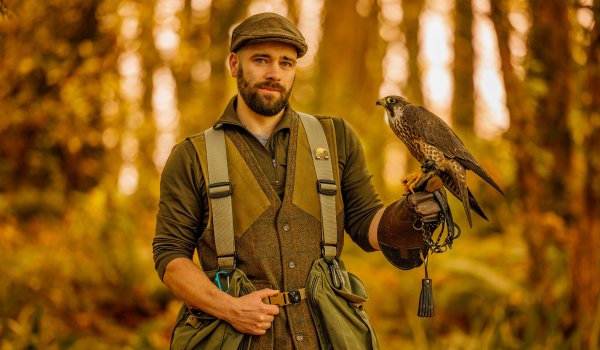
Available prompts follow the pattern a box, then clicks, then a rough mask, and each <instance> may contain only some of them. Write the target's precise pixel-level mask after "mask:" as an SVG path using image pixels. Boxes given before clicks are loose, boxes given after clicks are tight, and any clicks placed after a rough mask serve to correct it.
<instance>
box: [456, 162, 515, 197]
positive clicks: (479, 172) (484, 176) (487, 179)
mask: <svg viewBox="0 0 600 350" xmlns="http://www.w3.org/2000/svg"><path fill="white" fill-rule="evenodd" d="M461 163H462V164H464V165H465V167H466V168H467V169H469V170H471V171H472V172H474V173H475V174H477V175H479V177H481V178H482V179H483V180H484V181H485V182H487V183H488V184H490V185H491V186H492V187H494V188H495V189H496V190H497V191H498V192H500V193H501V194H502V195H504V192H503V191H502V189H500V186H498V184H497V183H496V181H494V179H492V177H491V176H490V175H488V173H487V172H486V171H485V170H484V169H483V168H482V167H481V165H479V164H478V163H477V162H473V161H471V160H468V159H461Z"/></svg>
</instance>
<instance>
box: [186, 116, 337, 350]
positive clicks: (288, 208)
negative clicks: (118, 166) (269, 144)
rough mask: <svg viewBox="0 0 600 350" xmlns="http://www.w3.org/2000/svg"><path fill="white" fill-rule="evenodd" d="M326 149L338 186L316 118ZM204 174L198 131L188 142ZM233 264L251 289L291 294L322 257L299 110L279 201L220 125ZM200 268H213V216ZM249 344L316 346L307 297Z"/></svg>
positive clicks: (234, 136)
mask: <svg viewBox="0 0 600 350" xmlns="http://www.w3.org/2000/svg"><path fill="white" fill-rule="evenodd" d="M320 121H321V125H322V126H323V128H324V130H325V134H326V137H327V140H328V144H329V147H330V153H331V157H330V159H331V160H332V162H334V163H333V173H334V174H333V175H334V179H335V180H336V182H337V183H338V188H339V183H340V181H339V179H340V175H339V169H338V166H337V164H336V160H337V150H336V149H335V145H336V143H335V135H334V127H333V123H332V121H331V119H328V118H324V119H320ZM192 141H193V142H194V144H195V146H196V149H197V151H198V153H199V156H200V160H201V161H200V163H201V167H202V173H203V175H204V176H205V178H208V176H207V169H206V151H205V147H204V137H203V135H202V134H201V135H198V136H196V137H195V138H194V139H193V140H192ZM225 142H226V149H227V162H228V168H229V178H230V181H231V183H232V189H233V191H232V192H233V193H232V208H233V223H234V232H235V248H236V255H237V259H236V263H237V268H239V269H240V270H242V271H244V272H245V273H246V275H247V276H248V278H249V279H250V280H251V281H252V283H253V284H254V286H255V287H256V289H257V290H260V289H263V288H272V289H277V290H281V291H292V290H296V289H298V288H303V287H304V286H305V284H306V279H307V277H308V273H309V270H310V267H311V265H312V263H313V261H314V260H316V259H318V258H320V257H321V239H322V237H321V222H320V215H321V211H320V202H319V195H318V193H317V188H316V182H317V178H316V174H315V170H314V165H313V160H312V155H311V150H310V147H309V144H308V139H307V137H306V132H305V130H304V127H303V126H302V123H301V122H300V120H299V117H298V116H297V115H295V116H294V118H292V122H291V127H290V138H289V145H288V154H287V167H286V171H287V174H286V185H285V192H284V196H283V199H280V197H279V196H278V195H277V193H276V192H275V190H274V188H273V187H272V186H271V184H270V181H269V179H267V177H266V176H265V174H264V173H263V171H262V170H261V169H260V166H259V164H258V162H257V160H256V159H255V158H254V155H253V153H252V152H251V150H250V147H249V146H248V144H247V143H246V141H245V140H244V138H243V137H242V135H240V133H239V131H238V130H237V129H235V128H231V129H227V130H225ZM336 219H337V224H338V225H337V227H338V255H339V254H340V253H341V250H342V245H343V226H344V225H343V220H344V219H343V206H342V199H341V194H340V191H338V194H337V196H336ZM198 252H199V258H200V263H201V265H202V268H203V269H204V270H206V271H208V270H215V269H217V255H216V248H215V238H214V231H213V225H212V219H210V220H209V223H208V225H207V227H206V229H205V230H204V232H203V234H202V236H201V237H200V239H199V242H198ZM251 348H252V349H273V348H276V349H293V348H296V349H318V348H319V345H318V340H317V334H316V330H315V326H314V323H313V321H312V319H311V315H310V311H309V308H308V305H307V302H306V300H303V301H301V302H300V303H299V304H296V305H288V306H284V307H281V308H280V314H279V315H277V316H275V320H274V322H273V327H271V328H270V329H269V330H268V331H267V334H266V335H263V336H253V339H252V346H251Z"/></svg>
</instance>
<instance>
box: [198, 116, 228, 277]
mask: <svg viewBox="0 0 600 350" xmlns="http://www.w3.org/2000/svg"><path fill="white" fill-rule="evenodd" d="M204 139H205V144H206V159H207V167H208V198H209V200H210V201H211V205H212V219H213V228H214V233H215V246H216V249H217V260H218V264H219V270H224V271H232V270H233V269H235V241H234V232H233V211H232V208H231V193H232V187H231V182H230V181H229V172H228V169H227V150H226V148H225V133H224V132H223V130H222V129H220V128H219V129H215V128H214V127H213V128H209V129H207V130H206V131H204Z"/></svg>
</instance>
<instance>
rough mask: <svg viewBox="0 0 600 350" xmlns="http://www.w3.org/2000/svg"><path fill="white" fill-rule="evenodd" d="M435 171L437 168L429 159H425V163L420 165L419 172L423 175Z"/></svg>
mask: <svg viewBox="0 0 600 350" xmlns="http://www.w3.org/2000/svg"><path fill="white" fill-rule="evenodd" d="M436 170H437V166H436V165H435V162H434V161H433V160H431V159H427V160H426V161H425V163H423V165H421V171H423V173H425V174H428V173H431V172H433V171H436Z"/></svg>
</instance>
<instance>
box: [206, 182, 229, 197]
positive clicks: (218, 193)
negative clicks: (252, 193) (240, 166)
mask: <svg viewBox="0 0 600 350" xmlns="http://www.w3.org/2000/svg"><path fill="white" fill-rule="evenodd" d="M231 193H233V192H232V191H231V182H215V183H213V184H209V185H208V197H210V198H223V197H227V196H231Z"/></svg>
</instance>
